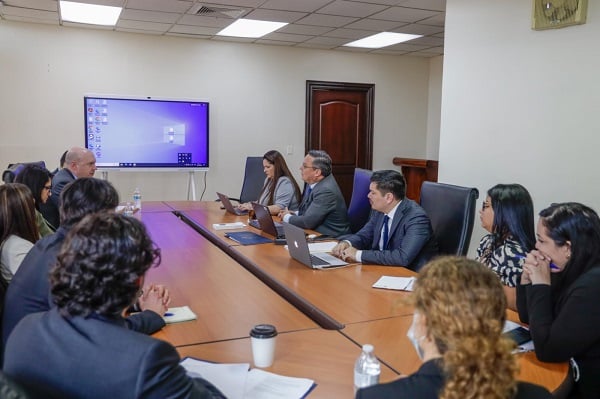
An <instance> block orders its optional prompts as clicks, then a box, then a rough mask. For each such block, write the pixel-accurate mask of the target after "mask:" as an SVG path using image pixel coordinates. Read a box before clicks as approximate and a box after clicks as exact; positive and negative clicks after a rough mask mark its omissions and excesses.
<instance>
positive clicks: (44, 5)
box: [2, 0, 58, 11]
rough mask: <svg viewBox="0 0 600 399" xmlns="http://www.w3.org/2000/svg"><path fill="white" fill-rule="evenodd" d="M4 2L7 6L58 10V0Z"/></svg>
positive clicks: (11, 0)
mask: <svg viewBox="0 0 600 399" xmlns="http://www.w3.org/2000/svg"><path fill="white" fill-rule="evenodd" d="M2 3H4V5H5V6H13V7H23V8H33V9H35V10H44V11H58V0H3V1H2Z"/></svg>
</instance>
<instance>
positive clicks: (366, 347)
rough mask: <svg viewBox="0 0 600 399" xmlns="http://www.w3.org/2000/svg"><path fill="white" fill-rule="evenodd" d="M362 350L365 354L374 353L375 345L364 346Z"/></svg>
mask: <svg viewBox="0 0 600 399" xmlns="http://www.w3.org/2000/svg"><path fill="white" fill-rule="evenodd" d="M362 350H363V351H364V352H373V345H371V344H364V345H363V347H362Z"/></svg>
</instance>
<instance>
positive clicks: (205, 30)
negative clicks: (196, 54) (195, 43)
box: [169, 25, 221, 35]
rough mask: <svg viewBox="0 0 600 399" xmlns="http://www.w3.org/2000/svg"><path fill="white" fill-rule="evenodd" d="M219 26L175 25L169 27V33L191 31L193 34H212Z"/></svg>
mask: <svg viewBox="0 0 600 399" xmlns="http://www.w3.org/2000/svg"><path fill="white" fill-rule="evenodd" d="M220 30H221V29H220V28H211V27H208V26H192V25H175V26H173V27H172V28H171V29H169V33H191V34H194V35H214V34H216V33H217V32H218V31H220Z"/></svg>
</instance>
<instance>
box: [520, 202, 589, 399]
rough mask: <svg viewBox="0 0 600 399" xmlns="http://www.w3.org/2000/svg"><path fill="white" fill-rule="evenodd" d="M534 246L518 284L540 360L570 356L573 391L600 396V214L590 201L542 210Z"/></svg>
mask: <svg viewBox="0 0 600 399" xmlns="http://www.w3.org/2000/svg"><path fill="white" fill-rule="evenodd" d="M535 248H536V249H535V250H533V251H531V252H530V253H529V254H528V255H527V258H526V259H525V264H524V265H523V274H522V275H521V283H520V285H519V286H518V287H517V306H518V309H519V317H520V318H521V320H522V321H523V322H525V323H529V328H530V330H531V337H532V338H533V343H534V345H535V354H536V355H537V357H538V359H540V360H541V361H543V362H566V361H569V360H570V362H571V368H572V371H573V377H574V379H575V387H574V391H573V392H572V395H573V396H572V397H577V398H583V399H588V398H589V399H592V398H594V399H598V398H600V218H599V217H598V214H597V213H596V212H595V211H594V210H592V209H590V208H589V207H587V206H585V205H582V204H578V203H574V202H568V203H562V204H553V205H551V206H550V207H548V208H546V209H544V210H543V211H541V212H540V218H539V221H538V225H537V242H536V244H535Z"/></svg>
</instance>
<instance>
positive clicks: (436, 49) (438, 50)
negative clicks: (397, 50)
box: [419, 46, 444, 55]
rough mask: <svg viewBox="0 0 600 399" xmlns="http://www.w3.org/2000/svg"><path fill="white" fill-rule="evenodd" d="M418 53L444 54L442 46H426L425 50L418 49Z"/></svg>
mask: <svg viewBox="0 0 600 399" xmlns="http://www.w3.org/2000/svg"><path fill="white" fill-rule="evenodd" d="M419 52H420V53H433V54H440V55H441V54H444V48H443V47H441V46H440V47H431V48H426V49H425V50H421V51H419Z"/></svg>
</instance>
